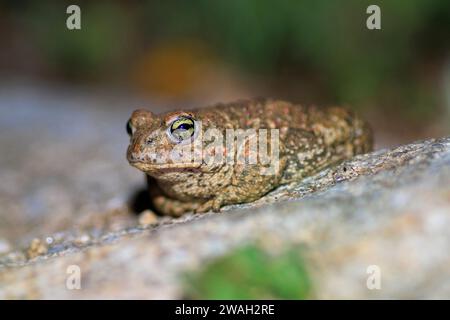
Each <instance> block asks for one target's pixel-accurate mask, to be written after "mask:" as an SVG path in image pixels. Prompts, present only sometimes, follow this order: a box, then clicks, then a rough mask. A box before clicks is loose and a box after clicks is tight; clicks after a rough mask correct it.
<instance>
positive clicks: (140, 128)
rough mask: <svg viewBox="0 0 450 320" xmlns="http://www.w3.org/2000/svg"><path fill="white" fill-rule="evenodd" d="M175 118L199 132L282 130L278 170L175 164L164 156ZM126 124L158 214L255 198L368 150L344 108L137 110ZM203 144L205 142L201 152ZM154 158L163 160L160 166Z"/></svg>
mask: <svg viewBox="0 0 450 320" xmlns="http://www.w3.org/2000/svg"><path fill="white" fill-rule="evenodd" d="M179 115H187V116H190V117H192V118H193V119H195V120H197V121H198V120H201V122H202V127H203V132H204V131H205V130H207V129H209V128H217V129H219V130H221V131H225V129H247V128H253V129H272V128H276V129H279V150H280V152H279V160H280V161H279V167H278V170H277V171H276V172H275V173H274V174H270V175H262V174H261V166H262V165H261V164H253V165H248V164H247V165H242V164H239V163H235V164H229V163H226V162H224V163H221V164H220V165H215V166H211V165H206V164H205V163H196V164H192V163H190V164H180V163H172V162H171V161H170V159H168V157H167V155H168V154H169V153H170V151H171V150H172V149H173V147H174V142H173V141H172V140H171V139H169V137H168V134H167V128H168V126H170V123H171V122H172V121H173V119H175V118H177V117H178V116H179ZM130 123H131V125H132V128H133V133H132V136H131V140H130V145H129V147H128V152H127V158H128V161H129V162H130V164H131V165H132V166H134V167H136V168H138V169H140V170H142V171H143V172H145V173H146V174H147V175H148V176H150V179H149V181H150V183H149V191H150V196H151V198H152V201H153V204H154V206H155V208H156V210H157V211H159V212H161V213H163V214H167V215H172V216H179V215H181V214H183V213H184V212H188V211H191V212H192V211H193V212H206V211H210V210H213V211H219V209H220V207H222V206H224V205H227V204H234V203H244V202H250V201H254V200H256V199H258V198H260V197H261V196H263V195H264V194H266V193H268V192H269V191H271V190H273V189H274V188H276V187H277V186H280V185H282V184H287V183H290V182H293V181H298V180H301V179H303V178H305V177H308V176H310V175H312V174H314V173H316V172H318V171H319V170H322V169H324V168H326V167H328V166H331V165H334V164H336V163H338V162H340V161H342V160H344V159H348V158H350V157H352V156H354V155H356V154H361V153H366V152H369V151H371V150H372V133H371V130H370V128H369V126H368V125H367V123H366V122H364V121H363V120H361V119H360V118H358V117H357V116H356V115H355V114H353V113H352V112H350V111H349V110H347V109H344V108H341V107H330V108H327V109H319V108H316V107H314V106H312V107H304V106H301V105H294V104H291V103H289V102H285V101H277V100H265V99H264V100H263V99H260V100H249V101H239V102H235V103H229V104H218V105H215V106H211V107H206V108H201V109H197V110H190V111H178V112H170V113H166V114H162V115H158V116H157V115H154V114H153V113H151V112H149V111H145V110H136V111H135V112H134V113H133V115H132V117H131V119H130ZM208 143H210V141H209V142H202V144H204V146H205V147H206V145H207V144H208ZM227 151H228V150H225V152H227ZM158 157H159V158H160V159H161V158H162V159H164V161H162V162H161V161H160V162H158V163H157V161H156V158H158Z"/></svg>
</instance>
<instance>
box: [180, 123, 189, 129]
mask: <svg viewBox="0 0 450 320" xmlns="http://www.w3.org/2000/svg"><path fill="white" fill-rule="evenodd" d="M190 128H192V125H191V124H187V123H183V124H180V125H179V126H178V128H177V130H189V129H190Z"/></svg>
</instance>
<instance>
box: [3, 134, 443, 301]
mask: <svg viewBox="0 0 450 320" xmlns="http://www.w3.org/2000/svg"><path fill="white" fill-rule="evenodd" d="M111 210H113V211H114V214H113V215H112V216H111V214H109V213H108V210H106V211H105V212H104V213H103V215H104V216H105V217H109V219H114V217H117V216H118V217H125V216H126V215H127V214H131V213H130V212H126V210H125V209H121V210H122V211H123V213H120V214H119V213H118V212H117V210H118V209H117V208H116V209H111ZM144 214H146V213H144ZM152 219H153V218H152ZM139 220H140V219H134V220H132V219H130V220H126V222H123V224H122V227H121V228H120V225H119V227H118V226H117V225H115V226H114V228H112V227H111V226H110V225H109V224H101V223H100V225H102V227H101V228H100V229H98V230H100V231H98V232H97V234H94V235H92V234H91V235H90V236H89V238H88V239H89V241H86V242H80V241H79V240H78V241H77V239H79V236H77V234H76V232H74V231H73V230H72V229H71V228H67V230H66V231H62V232H61V233H59V235H58V234H56V235H51V234H48V235H47V236H52V238H53V239H54V241H52V243H51V244H48V245H47V246H48V250H47V252H44V250H43V251H40V253H39V254H38V255H34V256H33V257H32V259H30V258H31V257H30V256H23V250H21V249H20V248H16V249H15V250H13V251H11V252H10V253H9V254H6V255H1V256H0V298H3V299H5V298H50V299H51V298H67V299H72V298H83V299H89V298H146V299H174V298H180V297H183V282H182V281H181V276H182V275H183V274H184V273H186V272H189V271H194V270H198V269H201V267H202V266H203V265H204V264H205V263H207V262H208V261H211V260H212V259H214V258H216V257H219V256H222V255H223V254H225V253H227V252H230V251H231V250H233V249H235V248H237V247H240V246H243V245H246V244H250V243H254V244H258V245H260V246H262V247H263V248H266V249H267V250H272V251H280V250H282V249H283V248H285V247H292V246H301V247H302V248H303V251H304V255H305V259H306V261H308V268H309V270H310V273H311V277H312V280H313V285H314V288H315V289H314V291H315V296H316V297H317V298H337V299H344V298H354V299H370V298H383V299H391V298H397V299H398V298H400V299H406V298H413V299H417V298H450V283H449V282H448V278H449V277H450V268H448V266H449V265H450V255H449V254H448V252H450V234H449V232H448V230H449V228H450V137H446V138H441V139H430V140H424V141H418V142H414V143H411V144H406V145H402V146H399V147H396V148H392V149H383V150H378V151H375V152H373V153H370V154H366V155H361V156H357V157H355V158H353V159H351V160H348V161H345V162H344V163H342V164H340V165H338V166H336V167H334V168H329V169H326V170H324V171H322V172H320V173H319V174H317V175H315V176H314V177H310V178H308V179H305V180H304V181H302V182H300V183H295V184H291V185H287V186H283V187H281V188H279V189H277V190H274V191H273V192H271V193H269V194H268V195H266V196H265V197H263V198H261V199H259V200H258V201H255V202H254V203H250V204H242V205H234V206H229V207H226V208H224V210H223V211H222V212H221V213H217V214H214V213H207V214H204V215H193V214H187V215H185V216H182V217H180V218H177V219H172V218H163V219H159V220H158V221H157V222H156V223H155V224H148V223H144V224H140V223H139ZM133 221H134V222H133ZM89 230H90V229H89ZM96 230H97V229H96ZM73 265H76V266H79V268H80V270H81V289H79V290H68V289H67V288H66V285H65V284H66V279H67V277H68V274H67V268H68V267H69V266H73ZM371 270H377V271H378V274H377V275H378V276H379V277H380V279H378V280H379V287H377V286H373V285H370V283H369V282H370V281H371V278H370V277H371V276H373V271H371Z"/></svg>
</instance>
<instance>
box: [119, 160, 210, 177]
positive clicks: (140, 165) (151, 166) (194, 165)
mask: <svg viewBox="0 0 450 320" xmlns="http://www.w3.org/2000/svg"><path fill="white" fill-rule="evenodd" d="M128 162H129V163H130V165H132V166H133V167H135V168H137V169H139V170H141V171H143V172H145V173H149V174H151V173H157V172H159V171H161V172H162V171H165V170H171V171H172V170H177V169H178V170H180V171H182V170H186V169H199V168H200V167H201V165H202V162H193V161H190V162H176V163H148V162H143V161H139V160H133V161H130V160H128Z"/></svg>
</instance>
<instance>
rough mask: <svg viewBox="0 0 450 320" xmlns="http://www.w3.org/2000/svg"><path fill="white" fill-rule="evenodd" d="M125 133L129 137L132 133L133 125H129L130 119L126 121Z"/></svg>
mask: <svg viewBox="0 0 450 320" xmlns="http://www.w3.org/2000/svg"><path fill="white" fill-rule="evenodd" d="M127 133H128V135H129V136H130V137H131V136H132V135H133V126H132V125H131V120H128V122H127Z"/></svg>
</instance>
